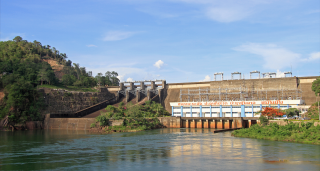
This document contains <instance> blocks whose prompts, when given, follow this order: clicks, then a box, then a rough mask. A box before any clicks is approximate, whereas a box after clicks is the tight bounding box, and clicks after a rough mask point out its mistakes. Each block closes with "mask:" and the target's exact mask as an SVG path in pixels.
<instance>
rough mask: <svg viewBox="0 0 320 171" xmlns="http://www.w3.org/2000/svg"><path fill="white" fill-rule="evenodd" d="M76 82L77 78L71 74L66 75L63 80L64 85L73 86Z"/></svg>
mask: <svg viewBox="0 0 320 171" xmlns="http://www.w3.org/2000/svg"><path fill="white" fill-rule="evenodd" d="M76 80H77V78H76V77H74V76H73V75H70V74H64V75H63V76H62V79H61V81H62V84H64V85H73V83H74V82H75V81H76Z"/></svg>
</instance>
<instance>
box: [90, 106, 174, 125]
mask: <svg viewBox="0 0 320 171" xmlns="http://www.w3.org/2000/svg"><path fill="white" fill-rule="evenodd" d="M106 111H107V112H106V113H102V114H101V115H100V116H98V117H97V118H96V120H97V122H99V123H100V126H108V121H109V119H113V120H120V119H124V121H123V124H122V125H121V126H113V127H108V130H106V131H113V130H116V131H118V130H121V131H128V130H139V131H140V130H147V129H154V128H158V127H161V124H160V121H159V119H157V118H156V117H160V116H169V115H170V114H169V113H168V112H167V111H166V110H165V109H164V108H163V107H162V105H161V104H160V103H155V102H152V103H151V102H150V101H147V102H146V104H145V105H131V104H129V105H127V106H124V104H123V103H120V105H119V107H117V108H116V107H114V106H111V105H109V106H108V107H107V108H106ZM93 126H95V125H93Z"/></svg>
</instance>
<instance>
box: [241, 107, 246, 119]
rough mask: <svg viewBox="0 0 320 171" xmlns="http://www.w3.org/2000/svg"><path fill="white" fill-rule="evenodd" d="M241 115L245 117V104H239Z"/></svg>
mask: <svg viewBox="0 0 320 171" xmlns="http://www.w3.org/2000/svg"><path fill="white" fill-rule="evenodd" d="M241 117H246V112H245V106H244V105H241Z"/></svg>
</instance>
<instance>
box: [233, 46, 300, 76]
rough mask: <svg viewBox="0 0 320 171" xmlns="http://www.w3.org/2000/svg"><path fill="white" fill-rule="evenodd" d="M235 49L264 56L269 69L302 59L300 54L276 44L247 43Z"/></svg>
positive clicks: (282, 66)
mask: <svg viewBox="0 0 320 171" xmlns="http://www.w3.org/2000/svg"><path fill="white" fill-rule="evenodd" d="M234 50H236V51H243V52H249V53H252V54H255V55H258V56H260V57H262V58H263V59H264V64H263V67H265V68H267V69H274V70H276V69H282V68H285V67H289V66H291V65H294V64H296V63H297V62H299V61H300V60H301V59H300V56H301V55H300V54H298V53H294V52H291V51H290V50H287V49H285V48H283V47H279V46H277V45H275V44H259V43H247V44H243V45H241V46H238V47H236V48H234Z"/></svg>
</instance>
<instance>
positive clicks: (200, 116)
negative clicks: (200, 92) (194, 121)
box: [200, 105, 202, 117]
mask: <svg viewBox="0 0 320 171" xmlns="http://www.w3.org/2000/svg"><path fill="white" fill-rule="evenodd" d="M200 117H202V106H201V105H200Z"/></svg>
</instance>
